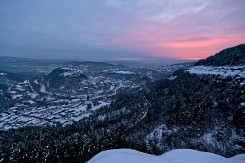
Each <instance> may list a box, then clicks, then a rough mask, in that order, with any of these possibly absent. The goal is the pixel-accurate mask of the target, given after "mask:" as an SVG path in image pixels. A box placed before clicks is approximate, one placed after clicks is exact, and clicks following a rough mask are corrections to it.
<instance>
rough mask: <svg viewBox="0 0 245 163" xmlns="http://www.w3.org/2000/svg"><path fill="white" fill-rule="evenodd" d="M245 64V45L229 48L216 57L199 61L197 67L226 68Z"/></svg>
mask: <svg viewBox="0 0 245 163" xmlns="http://www.w3.org/2000/svg"><path fill="white" fill-rule="evenodd" d="M239 64H245V44H241V45H238V46H235V47H232V48H227V49H224V50H222V51H220V52H219V53H217V54H215V55H214V56H211V57H208V58H207V59H203V60H200V61H198V62H197V63H196V64H195V66H199V65H204V66H224V65H239Z"/></svg>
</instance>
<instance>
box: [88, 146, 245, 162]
mask: <svg viewBox="0 0 245 163" xmlns="http://www.w3.org/2000/svg"><path fill="white" fill-rule="evenodd" d="M108 162H116V163H138V162H139V163H244V162H245V154H241V155H237V156H235V157H231V158H225V157H222V156H219V155H216V154H213V153H208V152H201V151H196V150H191V149H176V150H172V151H170V152H167V153H164V154H162V155H160V156H154V155H150V154H146V153H143V152H139V151H136V150H132V149H116V150H107V151H103V152H100V153H99V154H97V155H96V156H94V157H93V158H92V159H91V160H89V161H88V163H108Z"/></svg>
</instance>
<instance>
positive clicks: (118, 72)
mask: <svg viewBox="0 0 245 163" xmlns="http://www.w3.org/2000/svg"><path fill="white" fill-rule="evenodd" d="M114 73H117V74H127V75H130V74H135V73H134V72H131V71H114Z"/></svg>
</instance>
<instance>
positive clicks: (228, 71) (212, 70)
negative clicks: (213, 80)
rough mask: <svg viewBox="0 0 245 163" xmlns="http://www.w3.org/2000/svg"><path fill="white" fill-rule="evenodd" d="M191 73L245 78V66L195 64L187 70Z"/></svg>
mask: <svg viewBox="0 0 245 163" xmlns="http://www.w3.org/2000/svg"><path fill="white" fill-rule="evenodd" d="M187 71H188V72H189V73H191V74H202V75H220V76H222V77H224V78H226V77H241V78H245V66H244V65H242V66H218V67H216V66H194V67H191V68H189V69H188V70H187Z"/></svg>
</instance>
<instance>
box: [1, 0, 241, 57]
mask: <svg viewBox="0 0 245 163" xmlns="http://www.w3.org/2000/svg"><path fill="white" fill-rule="evenodd" d="M244 6H245V1H244V0H215V1H213V0H202V1H199V0H84V1H78V0H59V1H58V0H52V1H49V0H42V1H34V0H23V1H18V0H11V1H9V0H1V1H0V15H1V17H0V22H1V23H0V56H19V57H32V58H76V59H89V60H150V59H152V58H163V59H164V58H170V59H186V60H197V59H201V58H206V57H208V56H210V55H213V54H215V53H216V52H218V51H220V50H222V49H224V48H228V47H231V46H235V45H238V44H242V43H245V21H244V20H245V10H244Z"/></svg>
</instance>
